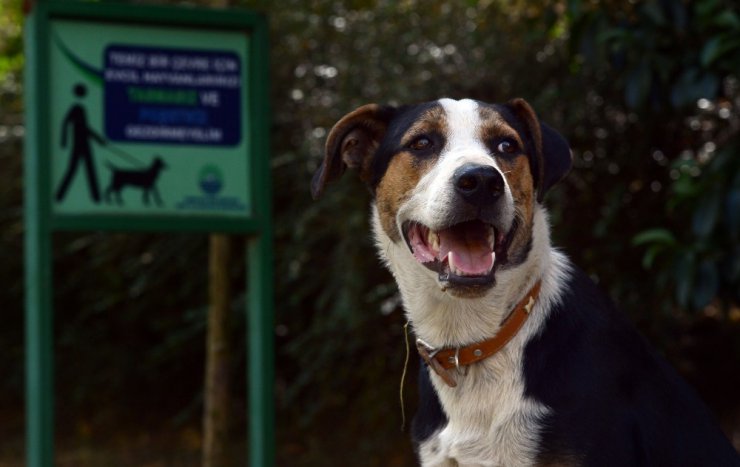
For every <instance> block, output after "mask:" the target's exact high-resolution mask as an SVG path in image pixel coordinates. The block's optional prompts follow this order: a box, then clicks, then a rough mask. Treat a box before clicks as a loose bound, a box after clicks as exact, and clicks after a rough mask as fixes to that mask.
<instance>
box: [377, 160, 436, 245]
mask: <svg viewBox="0 0 740 467" xmlns="http://www.w3.org/2000/svg"><path fill="white" fill-rule="evenodd" d="M435 160H436V158H429V159H419V158H417V157H415V156H414V155H413V154H411V153H409V152H401V153H399V154H397V155H396V156H394V157H393V159H392V160H391V162H390V164H389V165H388V170H387V171H386V172H385V175H384V176H383V178H382V180H381V181H380V183H379V184H378V189H377V191H376V198H375V201H376V205H377V208H378V215H379V216H380V224H381V225H382V226H383V230H384V231H385V233H386V234H387V235H388V237H390V239H391V240H393V241H394V242H398V241H401V238H402V237H401V232H399V230H398V225H397V224H396V214H397V213H398V208H399V207H400V206H401V204H403V202H404V201H406V199H407V198H408V196H409V195H410V193H411V191H413V189H414V187H416V185H417V183H419V180H420V179H421V177H423V176H424V174H425V173H426V172H427V171H428V170H429V169H430V168H431V167H432V165H433V164H434V161H435Z"/></svg>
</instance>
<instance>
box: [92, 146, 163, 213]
mask: <svg viewBox="0 0 740 467" xmlns="http://www.w3.org/2000/svg"><path fill="white" fill-rule="evenodd" d="M108 167H109V168H110V169H111V171H112V173H111V177H110V183H109V184H108V188H106V190H105V201H106V202H108V203H110V202H111V195H115V197H116V202H117V203H118V204H119V205H120V204H123V199H122V198H121V190H123V189H124V188H125V187H127V186H132V187H138V188H141V190H142V191H143V197H144V204H146V205H149V194H150V193H151V194H153V195H154V199H155V201H156V202H157V205H158V206H161V205H162V198H161V197H160V196H159V191H158V190H157V179H158V178H159V173H160V172H161V171H162V169H165V168H166V167H167V166H166V165H165V163H164V161H163V160H162V158H161V157H159V156H157V157H155V158H154V160H153V161H152V163H151V164H150V165H149V167H148V168H146V169H142V170H127V169H121V168H118V167H114V166H112V165H108Z"/></svg>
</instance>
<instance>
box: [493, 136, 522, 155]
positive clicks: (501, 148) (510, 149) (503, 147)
mask: <svg viewBox="0 0 740 467" xmlns="http://www.w3.org/2000/svg"><path fill="white" fill-rule="evenodd" d="M516 151H517V145H516V141H514V140H511V139H505V140H503V141H501V142H500V143H498V145H497V146H496V152H499V153H501V154H513V153H515V152H516Z"/></svg>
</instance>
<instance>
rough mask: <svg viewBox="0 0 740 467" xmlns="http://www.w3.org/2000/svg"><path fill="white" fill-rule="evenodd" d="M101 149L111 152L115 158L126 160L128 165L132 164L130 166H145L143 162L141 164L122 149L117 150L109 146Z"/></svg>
mask: <svg viewBox="0 0 740 467" xmlns="http://www.w3.org/2000/svg"><path fill="white" fill-rule="evenodd" d="M103 147H104V148H106V149H108V151H110V152H112V153H113V154H115V155H116V156H118V157H121V158H123V159H126V160H127V161H128V162H129V163H132V164H134V165H137V166H139V167H145V166H146V164H144V163H143V162H141V161H140V160H139V159H137V158H136V157H134V156H132V155H131V154H129V153H127V152H126V151H124V150H122V149H119V148H117V147H115V146H111V145H110V144H106V145H105V146H103Z"/></svg>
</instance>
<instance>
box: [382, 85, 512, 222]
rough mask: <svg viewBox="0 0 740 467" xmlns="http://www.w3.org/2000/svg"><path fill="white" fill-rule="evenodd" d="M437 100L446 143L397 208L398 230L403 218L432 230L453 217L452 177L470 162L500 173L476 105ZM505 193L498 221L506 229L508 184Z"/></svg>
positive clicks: (509, 199) (509, 216) (509, 217)
mask: <svg viewBox="0 0 740 467" xmlns="http://www.w3.org/2000/svg"><path fill="white" fill-rule="evenodd" d="M439 103H440V105H441V106H442V109H444V113H445V117H446V119H445V120H446V129H447V131H446V134H445V136H446V143H445V145H444V149H442V151H441V153H440V155H439V158H438V159H437V162H436V163H435V164H434V165H433V166H432V167H431V168H430V169H429V170H428V171H427V172H426V173H425V174H424V175H423V176H422V177H421V179H420V180H419V183H418V184H417V185H416V186H415V187H414V189H413V190H412V191H411V193H409V195H408V199H407V200H406V201H405V202H404V203H403V204H402V205H401V206H400V207H399V209H398V212H397V213H396V224H397V227H398V229H399V231H400V230H401V229H402V225H403V223H404V222H406V221H416V222H420V223H422V224H424V225H426V226H428V227H429V228H431V229H432V230H441V229H442V228H444V227H447V226H448V225H449V223H450V221H449V220H450V218H451V217H453V216H454V212H453V210H454V209H455V204H454V203H455V198H456V193H455V189H454V186H453V184H452V178H453V174H454V172H455V170H456V169H458V168H459V167H462V166H463V165H465V164H468V163H473V164H479V165H485V166H490V167H493V168H495V169H496V170H497V171H499V172H502V171H501V168H500V167H499V166H498V164H497V163H496V159H495V158H494V157H492V155H491V153H490V149H488V148H487V147H486V145H485V143H484V142H483V141H482V139H481V127H482V119H481V116H480V114H479V113H478V104H477V103H476V102H475V101H472V100H469V99H465V100H461V101H455V100H452V99H441V100H440V101H439ZM502 175H504V174H503V173H502ZM504 180H506V177H505V176H504ZM504 196H505V203H504V204H503V206H504V209H503V212H502V213H501V218H500V222H501V224H502V226H503V227H504V228H505V229H506V230H507V231H508V230H509V229H510V228H511V224H512V222H513V220H514V199H513V196H512V194H511V188H510V187H509V185H508V183H507V184H506V191H505V194H504Z"/></svg>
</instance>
